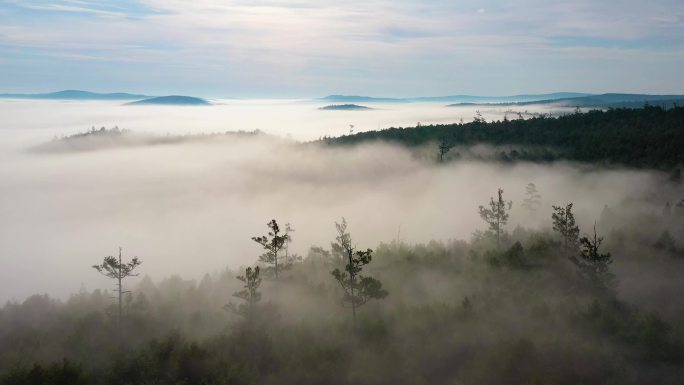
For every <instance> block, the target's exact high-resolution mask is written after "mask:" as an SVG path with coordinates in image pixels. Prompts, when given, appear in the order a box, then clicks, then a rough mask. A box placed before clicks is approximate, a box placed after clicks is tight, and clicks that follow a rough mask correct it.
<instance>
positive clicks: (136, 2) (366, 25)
mask: <svg viewBox="0 0 684 385" xmlns="http://www.w3.org/2000/svg"><path fill="white" fill-rule="evenodd" d="M682 67H684V1H681V0H652V1H649V2H646V1H643V0H640V1H635V0H601V1H597V0H575V1H564V2H558V1H548V0H517V1H513V0H509V1H492V0H465V1H458V0H451V1H448V0H337V1H332V0H294V1H284V0H56V1H48V0H0V92H42V91H53V90H60V89H88V90H94V91H129V92H141V93H148V94H170V93H182V94H193V95H199V96H206V97H231V96H233V97H310V96H322V95H325V94H330V93H343V94H364V95H375V96H432V95H448V94H477V95H504V94H517V93H541V92H554V91H581V92H645V93H684V77H682V76H681V68H682Z"/></svg>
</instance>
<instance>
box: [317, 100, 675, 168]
mask: <svg viewBox="0 0 684 385" xmlns="http://www.w3.org/2000/svg"><path fill="white" fill-rule="evenodd" d="M375 140H382V141H388V142H394V143H400V144H403V145H406V146H420V145H425V144H428V143H431V142H433V143H434V142H436V143H442V144H444V145H446V146H447V147H450V148H451V147H454V146H463V145H465V146H469V145H475V144H489V145H493V146H516V148H515V149H513V150H509V151H506V152H502V153H500V154H499V155H500V158H502V159H504V160H530V161H553V160H561V159H567V160H572V161H581V162H589V163H601V164H609V165H625V166H632V167H648V168H658V169H672V168H674V167H676V166H679V165H682V164H683V163H684V107H675V108H671V109H668V110H665V109H663V108H661V107H653V106H645V107H643V108H637V109H627V108H620V109H609V110H607V111H599V110H596V111H590V112H587V113H575V114H570V115H565V116H561V117H557V118H551V117H544V116H542V117H535V118H531V119H527V120H522V119H519V120H505V121H496V122H484V121H476V122H472V123H465V124H448V125H425V126H419V127H410V128H388V129H385V130H380V131H367V132H360V133H357V134H354V135H347V136H342V137H339V138H326V139H324V141H326V142H327V143H329V144H331V145H345V144H356V143H362V142H367V141H375ZM532 149H535V150H532ZM539 149H544V150H542V151H540V150H539ZM435 151H437V149H436V150H435ZM453 151H456V150H455V149H454V150H453Z"/></svg>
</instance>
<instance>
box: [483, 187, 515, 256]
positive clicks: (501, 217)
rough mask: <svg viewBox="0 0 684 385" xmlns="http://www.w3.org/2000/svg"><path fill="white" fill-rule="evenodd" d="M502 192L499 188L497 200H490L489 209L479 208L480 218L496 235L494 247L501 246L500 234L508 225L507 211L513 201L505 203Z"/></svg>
mask: <svg viewBox="0 0 684 385" xmlns="http://www.w3.org/2000/svg"><path fill="white" fill-rule="evenodd" d="M503 192H504V191H503V190H502V189H501V188H499V191H498V199H497V200H496V201H495V200H494V198H493V197H492V198H490V201H489V208H486V207H484V206H480V207H479V212H480V217H481V218H482V219H483V220H484V221H485V222H487V224H488V225H489V230H491V231H492V232H493V233H494V234H495V235H496V246H497V247H499V246H500V244H501V234H503V231H504V226H506V223H508V216H509V214H508V211H510V209H511V207H513V201H508V202H505V201H504V199H503Z"/></svg>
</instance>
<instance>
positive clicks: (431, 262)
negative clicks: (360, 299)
mask: <svg viewBox="0 0 684 385" xmlns="http://www.w3.org/2000/svg"><path fill="white" fill-rule="evenodd" d="M13 103H18V104H13ZM34 103H35V104H34ZM273 103H274V104H269V105H268V107H264V106H258V105H256V104H254V105H252V104H248V103H244V104H242V105H240V103H237V104H238V105H240V106H239V107H231V106H229V105H224V106H221V105H219V106H216V105H214V106H211V107H201V108H198V109H195V108H194V107H180V108H168V107H147V106H145V107H137V106H136V107H120V106H116V105H113V104H110V103H104V102H87V103H84V104H79V103H74V104H71V103H64V104H62V103H57V102H43V101H29V102H27V101H21V102H18V101H8V102H0V106H2V108H7V109H8V110H6V111H9V107H8V106H10V105H12V106H15V107H18V109H17V110H12V112H11V113H8V114H7V116H8V118H7V121H8V124H7V125H6V127H4V128H2V129H0V135H2V136H3V141H2V146H1V147H0V160H1V162H0V180H2V183H1V184H0V196H2V200H0V229H2V231H1V232H0V256H2V261H3V269H1V270H0V300H1V301H3V302H4V301H9V302H8V304H7V305H6V306H5V307H4V308H3V309H2V311H1V312H0V341H2V344H0V345H4V346H5V348H4V349H2V348H0V375H5V374H6V373H10V374H7V377H4V378H5V381H6V383H18V382H12V381H13V378H24V377H22V376H28V377H31V376H39V375H44V376H47V377H46V378H49V376H51V375H53V374H49V373H52V372H50V371H53V372H54V373H58V374H54V375H55V376H57V375H60V376H61V375H68V374H69V373H82V375H83V376H86V377H82V376H81V377H78V376H76V377H74V378H76V380H74V381H73V382H72V383H117V384H118V383H121V384H123V383H183V382H187V383H241V384H243V383H269V384H271V383H273V384H291V383H292V384H294V383H298V384H299V383H312V384H313V383H320V382H321V381H327V382H330V383H335V384H336V383H339V384H347V383H349V384H380V383H388V384H389V383H399V382H403V383H413V384H423V383H440V384H441V383H445V384H446V383H468V384H489V383H504V382H502V381H504V380H505V381H511V382H510V383H525V382H530V381H533V379H535V378H544V379H551V380H553V381H552V383H559V384H565V383H567V384H571V383H579V382H585V383H635V384H636V383H644V381H645V382H649V381H656V382H658V383H672V384H677V383H679V379H680V378H682V377H681V374H682V366H681V362H682V360H684V349H683V348H682V347H683V346H684V345H682V341H681V338H680V336H681V334H680V333H681V330H680V328H679V326H677V325H681V324H682V322H684V303H683V302H682V300H681V296H680V295H679V293H681V290H684V282H683V281H682V280H681V277H682V274H684V258H683V257H684V239H683V238H682V234H684V201H682V200H683V199H684V186H683V185H682V183H681V174H680V176H679V178H677V177H676V175H677V174H676V172H675V171H676V170H675V171H673V170H669V169H667V170H665V169H663V170H653V169H648V168H642V169H630V168H626V167H622V166H616V165H610V166H609V167H608V166H605V165H604V166H599V165H593V164H586V163H576V162H567V161H547V162H543V163H531V162H511V161H508V162H501V161H498V160H497V158H496V157H492V156H491V155H492V154H497V153H498V152H499V150H500V148H498V147H495V146H491V145H489V144H486V143H478V144H474V145H470V144H469V145H463V146H459V147H456V148H454V149H453V152H456V151H458V154H459V156H458V157H453V158H449V157H448V156H447V157H446V158H445V161H443V162H440V161H439V159H440V156H439V150H440V148H441V147H440V146H442V144H440V143H437V142H434V141H428V142H426V143H423V144H421V145H418V146H413V147H406V146H401V145H399V144H396V143H394V144H393V143H390V142H385V141H381V140H373V141H367V142H359V143H356V144H349V145H334V144H332V142H330V141H326V140H323V141H309V140H311V139H316V138H318V137H323V136H327V135H331V134H347V133H349V130H350V127H349V125H350V124H354V123H355V124H354V127H353V128H352V129H353V130H359V131H364V130H366V129H367V130H374V129H377V126H376V127H372V125H377V124H380V123H379V122H380V121H381V120H382V119H384V117H385V116H389V115H393V116H397V120H396V121H395V122H398V123H396V125H404V124H405V125H414V124H415V123H416V122H418V121H426V122H429V120H425V119H424V117H426V116H429V115H432V116H434V117H435V118H434V119H435V122H440V121H442V119H444V122H453V121H458V119H459V118H455V117H454V116H453V115H449V114H454V113H456V114H462V115H464V116H465V117H466V120H468V118H467V115H468V114H476V111H475V110H474V109H473V110H470V109H468V108H465V107H464V109H463V110H459V109H458V108H455V109H453V108H450V109H445V111H442V110H441V109H440V108H441V107H438V106H436V105H434V106H433V105H424V104H421V105H415V106H414V105H411V106H410V107H405V106H404V105H402V106H396V105H395V106H392V108H394V109H397V110H388V111H384V110H382V109H380V108H376V109H374V110H372V111H361V112H358V115H356V114H357V113H356V112H349V111H340V112H337V111H318V110H316V105H311V104H309V103H296V104H291V102H287V103H285V102H273ZM281 103H282V105H281ZM62 106H65V107H64V109H61V107H62ZM83 106H88V107H89V108H88V109H87V112H84V111H86V109H85V108H84V107H83ZM33 108H35V111H38V112H39V113H38V112H36V113H31V114H29V111H31V110H32V109H33ZM119 108H121V110H119ZM129 108H131V109H130V110H129ZM231 108H237V109H238V110H239V112H231V113H230V114H233V113H234V114H235V115H230V114H228V112H227V111H228V110H230V109H231ZM374 108H375V107H374ZM404 108H405V109H404ZM525 108H528V107H527V106H526V107H525ZM545 108H546V107H545ZM250 109H253V112H252V113H251V114H246V113H245V112H246V111H247V110H250ZM529 109H530V111H535V110H534V107H529ZM78 111H81V112H82V113H83V116H82V117H79V116H78V114H77V112H78ZM129 111H131V112H129ZM207 111H208V112H207ZM217 111H218V112H217ZM644 111H646V112H648V110H644ZM528 112H529V111H528ZM537 112H544V113H548V112H552V111H550V110H548V109H543V108H541V107H539V110H538V111H537ZM553 112H557V111H553ZM338 113H339V115H337V114H338ZM223 114H228V115H223ZM319 114H320V115H319ZM385 114H387V115H385ZM442 114H443V115H442ZM481 114H482V115H481V116H483V117H484V119H490V120H491V119H496V120H501V119H503V116H504V115H505V114H506V111H504V110H500V109H496V108H492V110H490V111H487V110H482V111H481ZM314 115H315V116H316V117H317V118H316V119H319V120H316V119H313V118H312V117H313V116H314ZM227 116H236V117H237V116H242V118H241V119H242V120H236V121H231V120H230V119H227V118H226V117H227ZM575 116H576V117H580V116H582V115H579V113H577V115H575ZM309 118H310V119H312V121H308V120H307V119H309ZM226 119H227V120H226ZM250 119H254V120H255V121H251V120H250ZM469 119H472V116H471V117H470V118H469ZM578 119H579V118H578ZM88 121H89V122H88ZM247 121H249V122H248V123H245V122H247ZM255 122H256V123H255ZM359 122H360V123H359ZM242 123H245V126H242ZM300 123H301V125H300ZM542 123H543V121H542ZM392 124H395V123H392ZM114 125H118V126H120V127H123V128H125V129H131V130H132V131H131V132H127V131H124V132H122V131H120V130H118V129H117V130H104V131H99V129H96V130H95V131H93V132H91V133H86V134H84V135H76V136H70V137H67V138H65V139H59V138H60V137H61V136H65V135H72V134H77V133H79V132H81V133H82V132H86V131H87V129H88V127H90V126H96V127H99V126H107V127H112V126H114ZM325 127H334V128H332V129H331V131H326V130H327V128H325ZM257 128H258V129H260V131H261V132H262V133H242V134H240V133H237V134H218V135H204V136H202V135H201V134H209V133H221V132H224V131H235V130H240V129H244V130H246V131H251V130H253V129H257ZM300 128H301V131H299V129H300ZM364 128H365V129H364ZM431 129H437V128H434V127H432V128H431ZM455 129H458V127H456V128H455ZM98 132H100V134H98ZM167 133H168V134H169V135H168V136H167V135H166V134H167ZM188 134H189V136H185V135H188ZM288 134H290V135H288ZM55 136H56V137H57V139H54V140H52V138H53V137H55ZM165 138H166V139H165ZM345 138H348V139H350V140H351V139H353V138H354V137H352V136H348V137H345ZM295 139H300V141H298V140H295ZM74 143H77V145H74ZM46 146H47V147H46ZM46 149H47V150H46ZM530 184H533V190H531V187H530V186H531V185H530ZM498 189H502V190H503V191H502V192H501V194H502V198H501V206H497V207H499V210H503V211H502V212H503V213H504V214H508V215H509V217H507V220H506V221H505V224H504V225H502V227H501V228H500V230H501V234H500V237H499V236H498V235H497V234H498V233H497V234H494V233H492V227H491V225H488V224H487V223H486V222H485V221H483V211H482V207H480V206H483V207H485V208H486V207H490V202H491V204H492V205H495V201H496V199H497V193H498ZM531 191H533V192H532V193H531ZM509 201H510V202H511V204H510V206H509V205H508V202H509ZM680 201H682V202H683V203H679V202H680ZM570 203H572V206H570V207H571V210H572V212H573V213H574V220H576V224H577V226H578V230H577V231H578V233H577V234H576V235H575V237H579V236H585V235H586V236H588V238H587V239H591V236H593V234H594V229H595V230H596V231H597V232H598V236H601V237H604V242H603V243H602V244H600V245H599V246H600V251H601V252H609V253H610V254H611V255H612V263H608V264H604V265H600V266H601V268H600V269H598V270H597V272H593V273H591V271H593V270H591V269H590V270H586V269H585V270H582V268H579V269H578V266H582V265H581V263H579V262H576V261H578V260H577V258H578V257H577V255H579V245H577V244H574V246H573V245H570V246H568V245H567V241H566V244H564V243H563V237H559V235H558V234H557V232H556V231H554V227H555V226H557V225H558V222H557V221H556V220H554V221H553V222H552V214H553V213H555V214H558V212H559V211H558V210H557V208H554V207H552V206H559V207H563V208H564V209H566V210H567V207H568V204H570ZM491 207H494V206H491ZM506 207H508V208H506ZM342 218H345V221H343V220H342ZM271 219H277V221H278V223H279V224H280V225H281V228H282V229H285V228H286V226H285V224H286V223H289V224H290V225H291V229H293V231H291V232H290V233H289V234H290V236H291V239H289V240H288V241H287V253H288V255H289V256H290V257H292V261H294V262H295V263H294V264H293V266H292V267H291V269H289V270H283V272H281V276H280V277H279V278H277V277H274V276H273V275H272V274H270V273H269V270H268V268H269V266H267V265H266V264H264V263H260V264H258V265H259V266H260V268H262V279H263V283H262V282H261V281H259V285H261V287H260V288H259V285H257V288H259V290H260V291H258V298H259V300H260V301H261V302H260V303H259V300H256V301H255V302H250V301H252V299H253V298H257V296H256V292H255V293H254V294H253V295H254V296H255V297H252V296H251V295H252V294H249V293H250V292H249V290H251V289H250V287H249V285H250V283H249V282H252V284H254V282H256V281H255V280H253V279H252V278H250V277H253V275H250V274H254V273H253V271H254V270H247V271H246V270H245V268H246V267H248V266H249V267H250V269H251V267H253V266H255V263H256V262H255V261H256V260H257V258H258V257H259V256H260V255H262V254H263V253H264V248H263V247H262V245H260V244H259V243H258V242H254V240H257V241H258V239H254V240H253V239H250V238H252V237H258V236H260V235H262V234H265V233H267V231H269V229H268V228H266V226H265V225H266V224H267V222H269V221H270V220H271ZM335 223H337V224H338V226H341V225H340V224H341V223H346V224H347V225H348V228H347V227H337V228H336V227H335ZM341 228H342V229H343V230H342V231H341V230H340V229H341ZM345 229H348V231H349V232H351V237H353V238H351V239H353V244H351V245H352V246H353V247H354V248H356V249H358V250H365V249H367V248H371V249H372V250H374V251H371V253H374V254H372V255H373V258H372V263H370V264H369V265H368V269H367V270H364V276H367V275H366V274H368V275H370V276H372V277H374V278H377V279H379V281H381V282H382V290H385V292H383V291H382V290H376V292H375V294H376V296H375V297H368V298H366V300H368V299H369V298H372V299H373V300H370V301H369V302H368V304H367V305H365V306H364V307H363V308H362V309H359V310H360V312H359V315H358V325H357V320H356V315H355V316H354V318H353V320H354V321H353V323H352V318H351V317H350V313H349V309H347V308H345V307H343V306H340V303H344V301H345V298H347V297H345V296H344V295H343V294H342V292H341V290H342V289H341V288H340V286H339V285H338V282H336V281H335V278H333V276H331V274H330V272H331V270H333V269H334V268H337V269H344V268H345V267H344V261H345V260H344V259H340V257H339V255H338V254H339V253H338V252H336V251H335V250H336V249H335V247H336V246H332V245H331V243H332V244H335V245H338V246H339V244H341V243H340V242H343V241H340V239H342V240H344V239H345V238H344V231H346V230H345ZM576 241H577V240H575V242H576ZM267 244H268V243H267ZM118 247H122V249H123V251H122V254H123V258H124V260H130V258H132V257H134V256H137V257H138V258H140V260H141V261H142V264H141V265H139V266H136V270H135V272H136V273H140V275H138V276H131V277H128V278H127V279H125V281H124V286H123V289H124V290H125V291H131V293H130V294H126V302H125V305H123V306H122V309H123V310H122V314H123V316H119V318H117V309H116V306H115V305H113V304H116V301H115V300H112V299H111V298H110V294H109V293H110V290H111V288H112V280H110V279H106V278H104V277H102V276H101V275H99V274H97V272H96V271H94V270H93V268H92V266H93V265H94V264H97V263H99V262H100V261H101V260H102V258H103V257H105V256H108V255H112V256H117V253H118ZM338 251H339V250H338ZM595 254H596V256H597V257H600V255H601V254H600V253H595ZM298 257H301V258H298ZM362 257H363V255H362V256H361V257H360V258H362ZM573 258H575V259H573ZM573 261H575V262H573ZM606 266H608V267H609V270H601V269H603V267H606ZM276 271H277V270H276ZM587 271H589V273H587ZM587 274H588V275H587ZM592 274H595V275H596V276H594V275H592ZM238 275H241V277H240V278H242V280H244V282H242V280H240V279H239V278H238V277H237V276H238ZM588 277H589V278H588ZM592 277H593V278H592ZM596 277H600V278H596ZM592 279H598V282H595V281H592ZM604 280H605V281H604ZM339 282H340V283H341V282H344V281H343V280H340V281H339ZM243 289H244V290H246V291H240V290H243ZM375 289H378V288H377V287H376V288H375ZM43 293H45V295H35V294H43ZM234 293H237V297H238V298H237V299H236V298H235V296H234ZM240 293H242V294H240ZM245 293H247V294H245ZM383 293H384V295H382V294H383ZM241 299H244V300H247V303H246V304H244V303H243V304H242V305H243V306H242V307H237V305H235V304H233V307H227V309H228V310H230V311H224V310H222V307H224V306H225V305H227V304H230V303H231V302H237V301H240V300H241ZM364 304H365V302H364ZM252 305H253V306H254V307H253V308H252V307H250V306H252ZM257 305H258V306H257ZM245 309H247V310H245ZM122 319H123V321H122ZM116 333H122V334H118V335H119V336H123V338H122V340H120V341H118V342H117V343H114V344H108V343H104V341H107V340H108V339H109V336H110V335H112V334H116ZM124 351H132V352H133V353H132V354H131V355H124V354H122V353H123V352H124ZM245 351H247V352H248V353H247V354H245ZM94 352H97V354H94ZM62 359H66V360H68V362H67V361H64V362H63V363H62V364H60V363H59V362H60V360H62ZM26 362H28V363H29V364H25V363H26ZM34 363H35V364H38V365H40V366H39V367H38V369H36V367H32V366H31V365H32V364H34ZM68 363H73V365H76V366H74V367H72V366H69V365H72V364H68ZM397 363H399V364H400V365H398V366H399V367H401V368H402V369H401V370H394V367H395V366H397ZM51 365H52V366H51ZM60 365H61V366H60ZM3 366H4V367H3ZM520 367H524V368H526V369H522V370H521V369H519V368H520ZM32 368H33V369H32ZM41 368H47V369H41ZM41 370H47V371H48V372H45V373H48V374H36V373H43V372H41ZM60 373H61V374H60ZM65 373H66V374H65ZM83 373H84V374H83ZM340 373H341V374H340ZM12 376H15V377H12ZM88 376H89V377H88ZM85 378H90V380H88V381H89V382H88V381H86V380H85ZM331 379H334V380H331ZM17 381H18V380H17Z"/></svg>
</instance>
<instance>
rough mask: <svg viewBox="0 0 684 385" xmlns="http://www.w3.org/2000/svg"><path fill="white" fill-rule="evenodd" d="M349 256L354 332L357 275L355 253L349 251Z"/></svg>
mask: <svg viewBox="0 0 684 385" xmlns="http://www.w3.org/2000/svg"><path fill="white" fill-rule="evenodd" d="M347 254H348V255H349V281H350V282H351V287H350V292H351V304H352V316H353V318H354V330H356V297H355V296H354V286H355V285H356V275H355V274H354V273H353V272H352V271H353V265H352V258H353V252H352V250H351V249H349V250H348V251H347Z"/></svg>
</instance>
